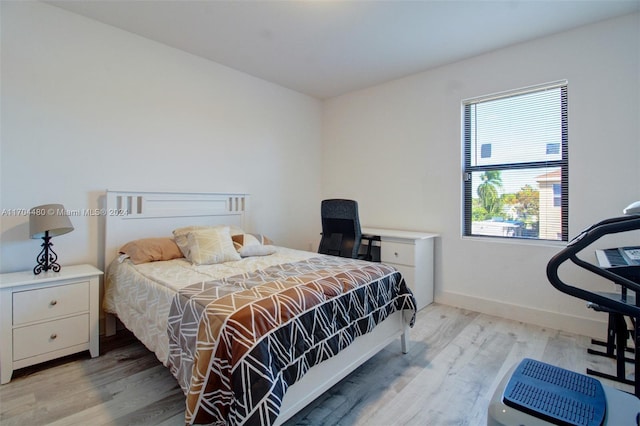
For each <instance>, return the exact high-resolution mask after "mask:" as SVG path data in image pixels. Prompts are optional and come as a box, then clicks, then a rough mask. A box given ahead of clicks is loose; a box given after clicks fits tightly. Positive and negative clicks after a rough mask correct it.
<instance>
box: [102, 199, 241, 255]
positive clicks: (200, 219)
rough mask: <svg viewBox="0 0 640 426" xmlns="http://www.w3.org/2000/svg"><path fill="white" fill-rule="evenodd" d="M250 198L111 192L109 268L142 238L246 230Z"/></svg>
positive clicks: (107, 235)
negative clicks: (218, 228)
mask: <svg viewBox="0 0 640 426" xmlns="http://www.w3.org/2000/svg"><path fill="white" fill-rule="evenodd" d="M248 199H249V196H248V194H238V193H185V192H130V191H107V196H106V207H105V209H106V211H105V250H104V260H105V268H106V267H108V266H109V264H110V263H111V261H112V260H113V259H114V258H115V257H116V256H117V255H118V250H119V249H120V247H122V246H123V245H124V244H125V243H127V242H129V241H132V240H136V239H139V238H150V237H171V236H172V233H171V232H172V231H173V230H174V229H176V228H180V227H183V226H190V225H222V224H225V225H236V226H239V227H241V228H243V229H244V228H245V225H246V223H245V218H246V216H247V212H248V206H249V203H248V201H249V200H248Z"/></svg>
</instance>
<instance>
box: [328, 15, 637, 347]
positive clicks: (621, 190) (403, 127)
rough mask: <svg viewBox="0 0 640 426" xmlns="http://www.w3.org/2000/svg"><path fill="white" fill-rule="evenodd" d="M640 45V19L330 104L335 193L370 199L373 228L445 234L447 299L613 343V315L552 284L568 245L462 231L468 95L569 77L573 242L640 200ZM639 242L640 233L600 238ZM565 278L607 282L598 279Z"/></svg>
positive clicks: (367, 209)
mask: <svg viewBox="0 0 640 426" xmlns="http://www.w3.org/2000/svg"><path fill="white" fill-rule="evenodd" d="M639 52H640V18H639V15H638V14H636V15H631V16H626V17H622V18H619V19H614V20H610V21H605V22H601V23H598V24H595V25H590V26H586V27H582V28H579V29H576V30H573V31H570V32H566V33H561V34H557V35H554V36H551V37H546V38H543V39H538V40H535V41H532V42H528V43H524V44H519V45H516V46H512V47H509V48H506V49H501V50H498V51H494V52H492V53H488V54H485V55H482V56H478V57H475V58H472V59H469V60H465V61H461V62H458V63H455V64H451V65H448V66H443V67H441V68H437V69H433V70H429V71H426V72H423V73H420V74H416V75H413V76H410V77H407V78H403V79H400V80H395V81H391V82H388V83H386V84H382V85H379V86H376V87H373V88H369V89H366V90H362V91H358V92H354V93H350V94H347V95H344V96H341V97H337V98H333V99H330V100H328V101H326V102H325V106H324V119H323V180H322V184H323V185H322V189H323V197H349V198H354V199H357V200H358V201H359V206H360V217H361V222H362V223H363V224H364V225H368V226H380V227H388V228H400V229H412V230H424V231H433V232H438V233H440V234H441V238H440V239H439V241H438V243H437V245H436V301H440V302H444V303H449V304H453V305H457V306H462V307H466V308H470V309H474V310H479V311H484V312H488V313H493V314H498V315H501V316H506V317H511V318H516V319H521V320H525V321H528V322H533V323H538V324H541V325H545V326H551V327H555V328H559V329H566V330H571V331H578V332H581V333H585V334H591V335H598V336H599V337H603V336H604V334H603V333H604V326H603V323H602V321H605V320H606V318H604V315H603V314H595V313H593V312H591V311H588V310H587V309H585V307H584V302H582V301H580V300H577V299H573V298H571V297H569V296H566V295H564V294H562V293H560V292H558V291H557V290H555V289H554V288H553V287H551V285H550V284H549V283H548V281H547V279H546V275H545V268H546V264H547V262H548V260H549V259H550V258H551V257H552V256H553V255H554V254H555V253H556V252H557V251H558V250H560V248H561V247H560V246H558V245H549V244H547V245H544V244H536V245H532V244H518V243H496V242H487V241H486V240H484V239H483V240H477V239H476V240H474V239H466V238H465V239H463V238H461V223H462V218H461V199H462V182H461V164H462V154H461V147H462V142H461V140H462V139H461V132H460V130H461V100H463V99H465V98H471V97H475V96H480V95H485V94H490V93H495V92H500V91H504V90H509V89H515V88H521V87H526V86H530V85H535V84H539V83H545V82H551V81H556V80H560V79H567V80H568V84H569V86H568V93H569V163H570V169H569V174H570V176H569V179H570V183H569V184H570V200H569V215H570V219H569V234H570V237H573V236H575V235H577V234H578V233H579V231H580V230H582V229H584V228H585V227H586V226H588V225H590V224H592V223H594V222H597V221H599V220H602V219H604V218H608V217H612V216H618V215H621V212H622V209H623V207H625V206H626V205H628V204H629V203H630V202H631V201H634V200H638V199H640V130H639V126H640V124H639V123H640V120H639V118H640V60H639ZM631 241H635V244H638V243H639V242H640V236H639V235H638V234H635V236H633V235H631V236H630V235H628V234H627V235H626V236H625V237H622V236H620V235H619V236H617V237H615V238H610V237H607V240H606V241H601V242H602V245H604V246H605V247H606V246H618V245H621V244H629V243H630V242H631ZM592 258H593V255H592V253H591V252H590V253H589V255H588V256H587V257H586V259H587V260H592ZM566 274H567V276H566V277H564V276H563V278H565V279H566V280H567V281H569V282H572V283H576V284H577V283H586V284H587V285H589V286H591V287H592V288H593V287H597V285H596V284H598V280H596V279H593V275H590V274H587V273H581V272H573V271H567V272H566ZM600 284H602V283H600ZM611 287H612V286H610V285H604V287H603V288H604V289H606V290H610V289H611Z"/></svg>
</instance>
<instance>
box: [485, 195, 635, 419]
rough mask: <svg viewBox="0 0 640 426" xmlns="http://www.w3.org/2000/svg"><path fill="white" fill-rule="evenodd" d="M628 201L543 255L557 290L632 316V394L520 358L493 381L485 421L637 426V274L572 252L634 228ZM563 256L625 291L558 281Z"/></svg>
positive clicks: (609, 311) (598, 307) (632, 214)
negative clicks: (546, 256) (558, 248)
mask: <svg viewBox="0 0 640 426" xmlns="http://www.w3.org/2000/svg"><path fill="white" fill-rule="evenodd" d="M633 206H636V207H637V206H638V203H637V202H636V203H634V204H632V205H631V206H630V207H633ZM630 207H628V208H627V209H625V211H624V213H625V214H627V216H622V217H616V218H611V219H606V220H603V221H601V222H599V223H596V224H595V225H593V226H590V227H589V228H587V229H586V230H584V231H583V232H581V233H580V234H579V235H578V236H577V237H575V238H574V239H573V240H571V241H570V242H569V243H568V244H567V246H566V247H565V248H564V249H563V250H561V251H560V252H559V253H558V254H556V255H555V256H554V257H553V258H551V260H550V261H549V263H548V265H547V278H548V279H549V282H550V283H551V284H552V285H553V286H554V287H555V288H557V289H558V290H560V291H561V292H563V293H566V294H568V295H570V296H573V297H577V298H579V299H582V300H585V301H587V302H588V303H589V304H590V307H592V308H594V309H596V310H601V311H603V312H608V313H613V314H614V315H619V316H626V317H629V318H631V319H632V323H633V324H634V329H633V331H632V334H633V336H632V337H633V341H634V346H635V348H634V352H635V358H634V360H633V361H634V364H635V377H634V382H633V384H634V394H631V393H627V392H623V391H620V390H617V389H615V388H612V387H610V386H607V385H604V384H602V383H601V382H600V381H599V380H598V379H596V378H594V377H590V376H587V375H585V374H580V373H576V372H573V371H570V370H566V369H563V368H560V367H556V366H553V365H550V364H546V363H543V362H540V361H536V360H533V359H528V358H525V359H523V360H522V361H521V362H520V363H519V364H518V365H516V366H514V367H512V368H511V370H510V371H509V372H508V373H507V374H506V375H505V377H504V378H503V380H502V382H501V383H500V384H499V385H498V388H497V389H496V391H495V393H494V395H493V397H492V399H491V401H490V403H489V408H488V415H487V425H488V426H521V425H527V426H540V425H549V424H555V425H570V426H573V425H580V426H583V425H584V426H605V425H606V426H624V425H637V426H640V399H639V397H640V352H639V351H638V346H639V345H638V337H640V330H639V328H640V327H638V321H637V320H638V318H640V297H635V296H636V295H637V294H638V292H639V291H640V279H637V276H636V274H635V272H634V270H629V269H618V268H607V267H602V266H600V265H594V264H592V263H589V262H586V261H584V260H582V259H580V258H579V257H578V255H577V254H578V253H579V252H580V251H581V250H583V249H584V248H586V247H587V246H589V245H590V244H592V243H593V242H595V241H596V240H598V239H600V238H601V237H603V236H604V235H608V234H616V233H620V232H628V231H634V230H639V229H640V211H637V210H638V209H637V208H635V207H634V208H630ZM567 261H571V262H572V263H574V264H575V265H577V266H579V267H581V268H584V269H586V270H587V271H590V272H592V273H594V274H596V275H598V276H600V277H603V278H605V279H607V280H609V281H612V282H614V283H615V284H618V285H620V286H621V293H620V294H624V295H625V296H624V297H621V296H620V295H618V294H614V293H598V292H592V291H588V290H585V289H584V288H581V287H579V286H576V285H570V284H567V283H565V282H563V281H562V280H561V279H560V277H559V275H558V269H559V267H560V266H561V265H562V264H563V263H565V262H567ZM631 266H633V265H631ZM630 293H633V297H627V295H628V294H630ZM621 332H622V331H621ZM626 335H627V333H626V329H625V336H626ZM619 341H620V342H621V339H619ZM621 345H622V343H619V345H618V347H617V348H615V349H616V350H618V351H620V350H622V351H624V348H626V342H625V344H624V345H623V346H624V348H623V347H621ZM622 356H623V357H624V353H623V354H622ZM623 359H624V358H623ZM623 362H624V361H623Z"/></svg>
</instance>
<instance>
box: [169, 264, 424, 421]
mask: <svg viewBox="0 0 640 426" xmlns="http://www.w3.org/2000/svg"><path fill="white" fill-rule="evenodd" d="M415 306H416V305H415V300H414V298H413V295H412V294H411V291H410V290H409V289H408V288H407V286H406V284H405V282H404V280H403V279H402V276H401V275H400V273H399V272H397V271H396V270H395V269H394V268H392V267H390V266H386V265H384V264H381V263H371V262H363V261H359V260H354V259H346V258H341V257H335V256H318V257H313V258H310V259H308V260H304V261H300V262H294V263H287V264H282V265H275V266H271V267H268V268H265V269H264V270H259V271H255V272H251V273H247V274H242V275H236V276H233V277H228V278H224V279H220V280H214V281H210V282H203V283H197V284H193V285H190V286H187V287H185V288H183V289H182V290H180V291H179V293H178V294H177V295H176V296H175V298H174V300H173V302H172V306H171V311H170V315H169V323H168V333H169V367H170V369H171V372H172V373H173V375H174V376H175V377H176V378H177V379H178V382H179V383H180V386H181V387H182V389H183V391H184V392H185V395H186V414H185V421H186V423H187V424H194V423H196V424H198V423H208V424H211V423H212V424H215V425H241V424H251V425H270V424H272V423H273V422H274V421H275V419H276V417H277V416H278V413H279V411H280V406H281V402H282V398H283V397H284V394H285V392H286V391H287V388H288V387H289V386H290V385H292V384H293V383H295V382H296V381H297V380H298V379H300V378H301V377H302V376H303V375H304V374H305V373H306V372H307V371H308V370H309V368H311V367H312V366H314V365H316V364H318V363H320V362H322V361H324V360H326V359H328V358H330V357H332V356H333V355H335V354H337V353H338V352H339V351H341V350H342V349H344V348H346V347H347V346H349V344H351V342H353V340H354V339H355V338H356V337H358V336H360V335H362V334H365V333H367V332H369V331H371V330H373V328H374V327H375V326H376V325H377V324H378V323H380V322H381V321H383V320H384V319H385V318H387V317H388V316H389V315H390V314H392V313H393V312H395V311H398V310H408V311H410V312H411V320H410V324H409V325H410V326H413V321H414V319H415Z"/></svg>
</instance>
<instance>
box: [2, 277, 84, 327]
mask: <svg viewBox="0 0 640 426" xmlns="http://www.w3.org/2000/svg"><path fill="white" fill-rule="evenodd" d="M88 310H89V281H82V282H78V283H73V284H67V285H61V286H56V287H46V288H39V289H36V290H27V291H20V292H16V293H14V294H13V324H14V325H21V324H27V323H30V322H34V321H41V320H47V319H50V318H58V317H61V316H63V315H71V314H74V313H79V312H85V311H88Z"/></svg>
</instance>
